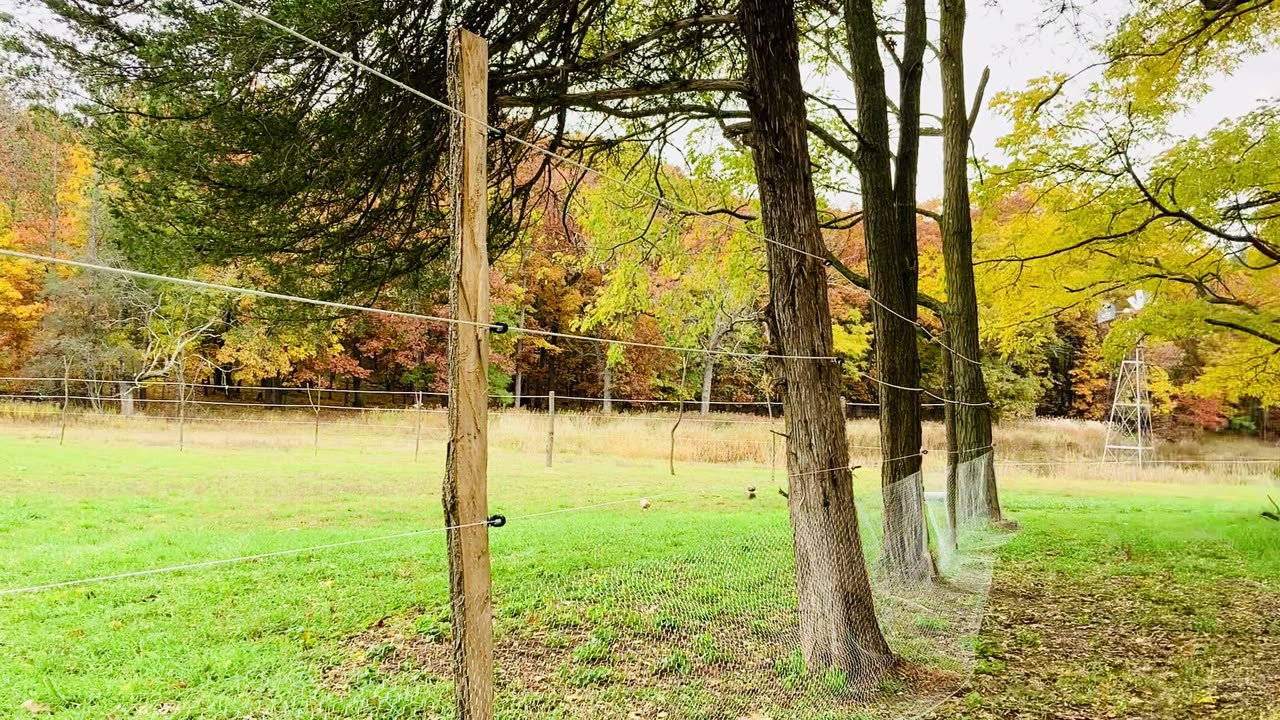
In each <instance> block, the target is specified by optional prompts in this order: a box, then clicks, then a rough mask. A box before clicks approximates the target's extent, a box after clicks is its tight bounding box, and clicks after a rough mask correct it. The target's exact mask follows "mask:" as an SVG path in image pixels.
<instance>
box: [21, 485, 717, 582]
mask: <svg viewBox="0 0 1280 720" xmlns="http://www.w3.org/2000/svg"><path fill="white" fill-rule="evenodd" d="M702 492H704V491H703V490H687V491H679V492H672V493H664V494H661V495H652V496H637V497H632V498H626V499H624V500H610V501H608V502H601V503H593V504H590V505H581V506H574V507H568V508H557V509H555V510H544V511H541V512H533V513H526V514H522V515H512V516H510V517H507V516H505V515H494V516H492V517H490V518H489V519H488V520H485V521H484V522H474V523H463V524H460V525H445V526H441V527H433V528H425V529H421V530H409V531H405V532H399V533H392V534H389V535H377V536H374V537H367V538H356V539H353V540H341V541H338V542H330V543H322V544H319V545H308V546H306V547H300V548H288V549H284V550H272V551H268V552H262V553H254V554H252V555H238V556H235V557H230V558H219V559H216V560H201V561H198V562H191V563H182V564H179V565H166V566H164V567H158V568H146V569H142V570H132V571H129V572H123V573H112V574H109V575H96V576H93V577H86V578H78V579H74V580H64V581H60V582H53V583H42V584H36V585H28V586H24V587H16V588H7V589H0V597H3V596H6V595H22V594H27V593H36V592H43V591H45V590H57V589H61V588H67V587H75V586H79V585H88V584H92V583H100V582H109V581H112V580H125V579H128V578H136V577H146V576H149V575H160V574H165V573H172V572H181V571H185V570H200V569H204V568H211V567H219V566H222V565H235V564H238V563H245V562H252V561H255V560H266V559H269V558H276V557H285V556H289V555H302V554H305V553H312V552H319V551H321V550H333V549H337V548H344V547H351V546H353V545H366V544H369V543H377V542H386V541H388V540H399V539H402V538H409V537H419V536H422V535H431V534H435V533H443V532H448V531H450V530H461V529H463V528H469V527H482V526H498V527H501V526H502V525H505V524H506V523H508V522H512V521H516V520H529V519H533V518H541V517H548V516H551V515H561V514H564V513H571V512H584V511H587V510H598V509H600V508H604V507H611V506H615V505H623V504H633V505H634V504H636V503H640V502H646V501H653V500H667V499H671V498H673V497H678V496H681V495H690V494H695V493H702ZM499 518H500V520H499ZM499 523H501V524H499Z"/></svg>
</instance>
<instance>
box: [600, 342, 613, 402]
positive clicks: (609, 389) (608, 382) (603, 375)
mask: <svg viewBox="0 0 1280 720" xmlns="http://www.w3.org/2000/svg"><path fill="white" fill-rule="evenodd" d="M600 383H601V385H603V386H604V387H603V392H602V393H601V395H603V396H604V414H605V415H608V414H609V413H611V412H613V368H611V367H609V353H604V369H603V370H601V371H600Z"/></svg>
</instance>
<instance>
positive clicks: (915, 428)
mask: <svg viewBox="0 0 1280 720" xmlns="http://www.w3.org/2000/svg"><path fill="white" fill-rule="evenodd" d="M845 31H846V33H847V36H848V46H849V55H850V69H851V70H852V75H853V81H854V92H855V95H856V98H857V106H858V110H857V112H858V126H859V128H858V129H859V135H860V138H859V142H860V144H859V148H858V163H857V166H858V174H859V177H860V179H861V184H862V200H863V222H864V223H865V227H866V242H867V274H868V276H869V279H870V283H871V293H872V295H873V296H874V297H875V299H876V300H877V301H879V305H878V306H877V307H875V309H874V310H873V313H872V315H873V320H874V322H873V326H874V329H875V338H876V340H875V360H876V372H877V373H878V375H879V379H880V381H881V383H882V384H881V386H880V451H881V453H882V454H883V455H884V458H885V459H884V461H883V463H882V464H881V470H880V482H881V493H882V495H883V497H884V544H883V546H882V548H883V549H882V551H881V566H882V567H883V569H884V570H885V571H886V573H888V574H889V575H890V576H892V577H894V578H896V579H899V580H907V581H927V580H931V579H932V578H933V577H934V575H935V570H934V568H935V565H934V562H933V558H932V556H931V555H930V552H929V536H928V529H927V527H926V525H925V516H924V487H923V483H922V482H921V478H920V445H921V433H920V393H919V392H918V391H915V390H904V389H900V388H918V387H920V357H919V349H918V348H917V347H916V326H915V324H914V321H915V319H916V302H917V297H916V285H917V278H916V265H917V258H916V234H915V207H916V204H915V181H916V164H917V161H918V158H917V155H918V150H919V142H920V78H921V74H922V72H923V65H924V45H925V41H926V36H925V14H924V2H923V0H908V2H907V4H906V20H905V24H904V34H903V42H902V48H903V56H902V69H901V71H900V74H901V87H900V88H899V90H900V97H899V103H898V107H899V110H900V112H899V118H900V121H899V129H898V152H897V176H896V178H895V177H894V174H893V170H892V167H891V152H890V145H889V101H888V95H887V93H886V91H885V74H884V65H883V64H882V63H881V60H880V52H879V30H878V28H877V25H876V3H875V2H874V1H873V0H846V2H845ZM894 386H897V387H894Z"/></svg>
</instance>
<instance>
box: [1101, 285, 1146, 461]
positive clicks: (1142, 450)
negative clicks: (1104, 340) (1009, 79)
mask: <svg viewBox="0 0 1280 720" xmlns="http://www.w3.org/2000/svg"><path fill="white" fill-rule="evenodd" d="M1127 302H1128V304H1129V307H1127V308H1125V309H1124V310H1123V312H1124V313H1126V314H1132V313H1136V312H1138V311H1139V310H1141V309H1142V308H1143V306H1145V305H1146V304H1147V296H1146V294H1145V293H1144V292H1143V291H1141V290H1139V291H1137V292H1136V293H1134V295H1133V296H1132V297H1130V298H1128V300H1127ZM1117 314H1118V313H1117V311H1116V308H1115V306H1114V305H1110V304H1108V305H1106V306H1104V307H1103V309H1102V311H1101V312H1099V313H1098V321H1099V323H1107V322H1110V321H1111V320H1113V319H1115V317H1116V315H1117ZM1145 351H1146V348H1145V347H1143V343H1142V342H1141V341H1139V342H1138V345H1137V347H1135V348H1134V349H1133V355H1131V356H1130V357H1129V358H1128V359H1126V360H1125V361H1124V362H1122V363H1120V372H1119V373H1118V374H1117V375H1116V385H1115V393H1114V394H1113V395H1112V397H1111V415H1110V417H1109V418H1108V419H1107V440H1106V446H1105V447H1104V448H1103V451H1102V460H1103V462H1135V461H1136V462H1137V464H1138V466H1139V467H1141V466H1142V465H1143V464H1144V463H1145V462H1146V461H1147V460H1149V459H1150V458H1151V452H1152V449H1153V445H1154V443H1153V436H1152V433H1151V393H1150V391H1149V389H1148V386H1147V361H1146V353H1145Z"/></svg>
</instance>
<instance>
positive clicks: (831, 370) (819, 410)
mask: <svg viewBox="0 0 1280 720" xmlns="http://www.w3.org/2000/svg"><path fill="white" fill-rule="evenodd" d="M741 18H742V27H743V37H744V41H745V44H746V55H747V68H748V75H749V78H750V80H749V82H750V86H751V92H750V93H749V94H748V96H747V105H748V108H749V110H750V114H751V122H752V133H753V137H752V138H751V147H752V156H753V160H754V163H755V171H756V183H757V186H758V188H759V192H760V207H761V219H762V221H763V225H764V231H765V234H766V235H767V236H768V237H770V238H771V239H773V240H774V241H775V242H776V243H783V244H785V245H787V246H790V247H791V248H795V249H797V250H801V251H803V252H805V253H810V254H811V255H813V256H817V257H811V256H809V255H803V254H801V253H800V252H796V251H795V250H792V249H789V248H788V247H779V246H778V245H776V244H774V243H769V244H768V245H767V250H768V264H769V309H768V313H767V319H768V322H769V325H770V333H771V336H772V338H773V340H774V343H775V347H776V349H777V351H778V352H779V353H780V354H783V355H792V356H795V355H802V356H803V355H807V356H824V357H825V356H830V355H831V354H832V343H831V314H830V308H829V307H828V304H827V277H826V270H825V267H824V265H823V263H822V261H821V260H819V259H818V258H820V257H823V256H824V255H825V249H824V247H823V243H822V236H821V233H820V230H819V228H818V221H817V217H818V215H817V203H816V199H815V195H814V189H813V178H812V175H811V172H810V167H809V148H808V137H807V135H808V133H807V118H806V116H805V109H804V103H805V97H804V90H803V87H802V85H801V80H800V53H799V48H798V42H797V28H796V21H795V14H794V8H793V5H792V3H790V2H788V1H787V0H744V1H743V3H742V9H741ZM780 377H781V380H782V397H783V407H784V409H785V412H786V418H787V465H788V469H789V471H790V476H789V481H790V488H791V489H790V495H789V505H790V513H791V524H792V529H793V532H794V535H795V558H796V590H797V594H798V599H799V610H800V643H801V649H802V651H803V654H804V658H805V661H806V663H807V664H808V666H809V667H810V668H823V667H838V668H840V669H842V670H844V671H845V672H847V673H848V674H849V678H850V681H851V682H852V683H853V684H854V685H855V686H859V687H863V686H871V685H874V684H875V683H876V682H877V681H878V679H879V678H880V677H881V676H882V675H883V673H884V672H885V670H886V669H888V668H889V667H891V666H892V665H893V663H894V658H893V656H892V655H891V653H890V651H889V646H888V644H887V643H886V642H885V640H884V636H883V635H882V634H881V632H880V625H879V623H878V621H877V619H876V614H875V607H874V605H873V603H872V595H871V583H870V578H869V577H868V575H867V569H866V563H865V560H864V558H863V553H862V541H861V538H860V537H859V535H858V517H857V508H856V507H855V505H854V500H853V481H852V475H851V473H850V471H849V447H848V439H847V437H846V434H845V425H844V419H843V417H842V413H841V410H840V406H839V388H840V367H839V366H838V365H836V364H835V363H833V362H828V361H822V360H802V359H784V360H781V361H780Z"/></svg>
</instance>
